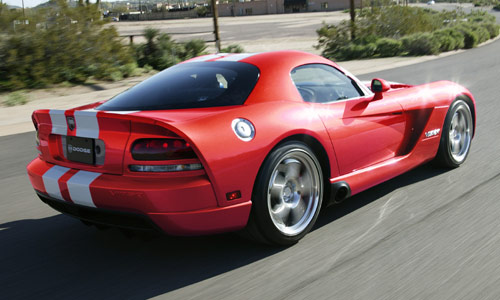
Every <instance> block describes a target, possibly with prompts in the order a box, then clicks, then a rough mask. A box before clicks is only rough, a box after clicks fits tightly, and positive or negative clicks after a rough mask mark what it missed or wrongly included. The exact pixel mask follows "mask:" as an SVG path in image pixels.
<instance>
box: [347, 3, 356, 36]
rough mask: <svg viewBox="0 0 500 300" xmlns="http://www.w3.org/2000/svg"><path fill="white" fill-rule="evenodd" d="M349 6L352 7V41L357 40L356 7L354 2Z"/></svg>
mask: <svg viewBox="0 0 500 300" xmlns="http://www.w3.org/2000/svg"><path fill="white" fill-rule="evenodd" d="M349 5H350V7H351V9H350V13H351V41H353V40H354V39H356V23H355V22H356V7H355V5H354V0H350V1H349Z"/></svg>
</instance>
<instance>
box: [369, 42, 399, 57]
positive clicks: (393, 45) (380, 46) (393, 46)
mask: <svg viewBox="0 0 500 300" xmlns="http://www.w3.org/2000/svg"><path fill="white" fill-rule="evenodd" d="M376 46H377V50H376V53H377V54H378V55H380V56H381V57H390V56H397V55H399V54H401V48H402V46H403V45H402V43H401V41H399V40H395V39H390V38H381V39H379V40H378V41H377V43H376Z"/></svg>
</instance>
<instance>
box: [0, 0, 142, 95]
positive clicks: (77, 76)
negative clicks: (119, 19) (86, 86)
mask: <svg viewBox="0 0 500 300" xmlns="http://www.w3.org/2000/svg"><path fill="white" fill-rule="evenodd" d="M52 3H53V4H54V5H51V6H49V7H48V8H46V9H45V10H40V11H38V14H39V15H40V16H38V17H39V18H42V17H43V19H44V20H43V25H44V26H31V25H30V26H23V25H20V26H19V27H17V28H16V29H15V32H14V31H7V32H4V38H3V39H2V40H1V41H0V90H16V89H23V88H40V87H45V86H47V85H49V84H54V83H61V82H71V83H83V82H85V81H86V80H87V79H88V78H89V77H91V76H94V77H106V76H108V75H109V74H111V73H113V72H115V71H117V70H118V69H119V67H120V66H122V65H124V64H128V63H132V62H133V58H132V55H131V53H130V52H129V50H128V47H127V46H124V45H123V44H122V43H121V42H120V40H119V37H118V34H117V32H116V30H115V28H114V27H107V28H103V27H102V25H104V22H102V21H99V20H100V12H99V10H98V9H97V7H96V6H95V5H94V4H89V5H87V6H78V7H75V8H72V7H69V6H68V4H67V3H66V2H65V1H63V0H59V1H53V2H52ZM40 22H41V21H40ZM30 24H31V22H30Z"/></svg>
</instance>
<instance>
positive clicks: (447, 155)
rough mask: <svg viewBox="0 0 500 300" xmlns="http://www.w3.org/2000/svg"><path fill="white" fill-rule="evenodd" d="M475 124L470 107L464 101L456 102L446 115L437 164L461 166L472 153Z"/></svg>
mask: <svg viewBox="0 0 500 300" xmlns="http://www.w3.org/2000/svg"><path fill="white" fill-rule="evenodd" d="M473 134H474V122H473V120H472V113H471V111H470V108H469V105H467V103H466V102H465V101H464V100H461V99H457V100H455V101H454V102H453V103H452V104H451V106H450V109H449V110H448V113H447V114H446V119H445V121H444V126H443V132H442V133H441V141H440V144H439V150H438V154H437V156H436V162H437V163H438V164H440V165H442V166H445V167H449V168H456V167H458V166H460V165H461V164H462V163H463V162H464V161H465V159H466V158H467V155H468V154H469V151H470V146H471V141H472V136H473Z"/></svg>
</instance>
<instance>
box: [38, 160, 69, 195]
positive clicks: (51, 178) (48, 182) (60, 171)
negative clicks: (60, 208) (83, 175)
mask: <svg viewBox="0 0 500 300" xmlns="http://www.w3.org/2000/svg"><path fill="white" fill-rule="evenodd" d="M68 171H69V168H65V167H61V166H53V167H52V168H50V169H48V170H47V171H46V172H45V173H44V174H43V175H42V180H43V185H44V186H45V190H46V191H47V194H49V196H51V197H52V198H56V199H59V200H64V199H63V197H62V195H61V190H60V189H59V183H58V180H59V178H61V176H63V175H64V174H66V172H68Z"/></svg>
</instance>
